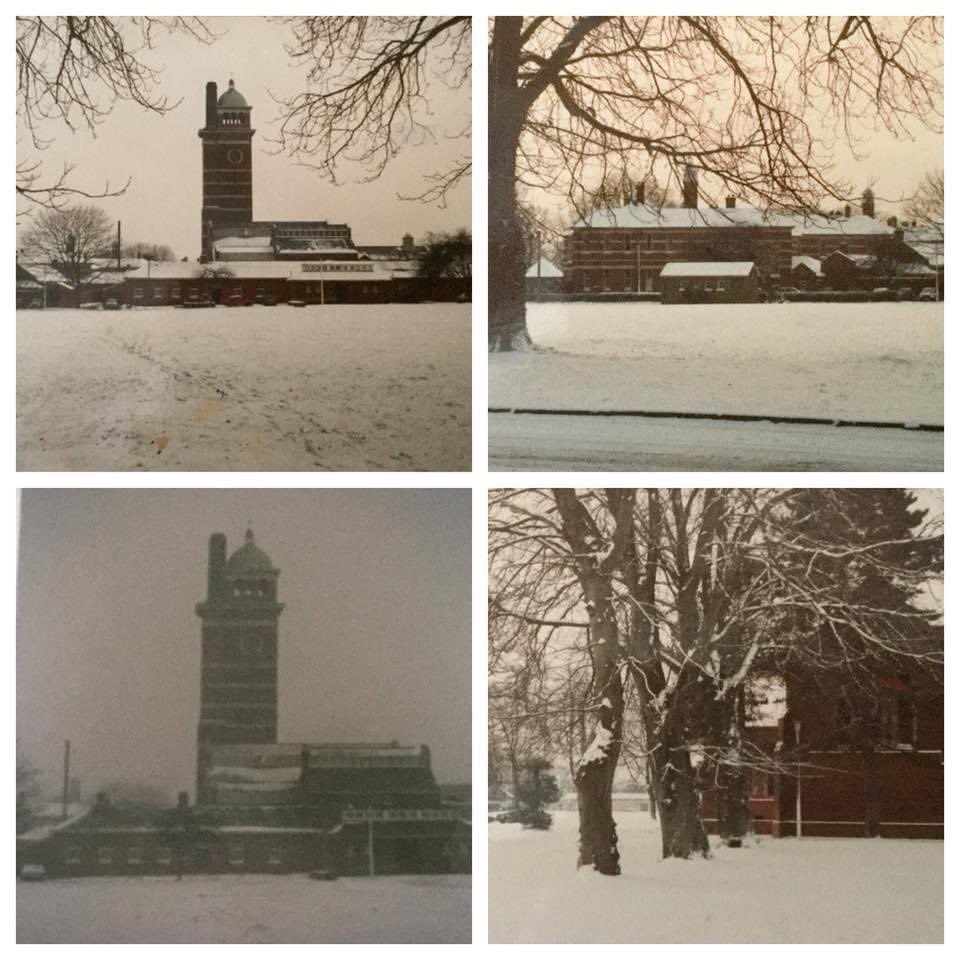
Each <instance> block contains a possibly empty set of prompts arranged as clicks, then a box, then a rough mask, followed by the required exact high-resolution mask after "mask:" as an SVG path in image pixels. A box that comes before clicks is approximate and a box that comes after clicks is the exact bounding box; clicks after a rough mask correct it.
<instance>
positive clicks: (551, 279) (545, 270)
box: [526, 257, 563, 300]
mask: <svg viewBox="0 0 960 960" xmlns="http://www.w3.org/2000/svg"><path fill="white" fill-rule="evenodd" d="M526 285H527V299H528V300H540V299H543V298H546V297H551V296H556V295H557V294H558V293H561V292H562V291H563V271H562V270H561V269H560V268H559V267H558V266H557V265H556V264H555V263H554V262H553V261H552V260H548V259H547V258H546V257H540V258H539V259H538V260H537V261H536V262H535V263H533V264H531V265H530V267H528V268H527V273H526Z"/></svg>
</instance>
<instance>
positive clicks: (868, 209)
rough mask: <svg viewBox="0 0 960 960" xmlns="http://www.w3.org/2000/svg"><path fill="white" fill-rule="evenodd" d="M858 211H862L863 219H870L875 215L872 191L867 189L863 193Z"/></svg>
mask: <svg viewBox="0 0 960 960" xmlns="http://www.w3.org/2000/svg"><path fill="white" fill-rule="evenodd" d="M860 209H861V210H862V211H863V215H864V216H865V217H870V218H871V219H872V218H873V217H875V216H876V214H877V209H876V203H875V200H874V196H873V191H872V190H871V189H870V188H869V187H867V189H866V190H864V191H863V199H862V201H861V203H860Z"/></svg>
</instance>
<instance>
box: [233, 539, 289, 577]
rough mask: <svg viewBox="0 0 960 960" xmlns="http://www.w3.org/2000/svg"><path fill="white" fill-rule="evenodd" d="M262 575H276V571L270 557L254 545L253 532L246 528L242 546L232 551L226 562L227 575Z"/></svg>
mask: <svg viewBox="0 0 960 960" xmlns="http://www.w3.org/2000/svg"><path fill="white" fill-rule="evenodd" d="M264 573H267V574H276V573H277V570H276V568H275V567H274V565H273V561H272V560H271V559H270V557H268V556H267V554H266V553H264V551H263V550H261V549H260V548H259V547H258V546H257V545H256V543H254V540H253V531H252V530H251V529H249V528H247V532H246V533H245V534H244V537H243V546H242V547H240V548H239V549H237V550H234V551H233V553H232V554H231V555H230V559H229V560H228V561H227V574H228V575H231V576H243V575H244V574H256V575H260V574H264Z"/></svg>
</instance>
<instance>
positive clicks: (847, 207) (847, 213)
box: [843, 203, 853, 220]
mask: <svg viewBox="0 0 960 960" xmlns="http://www.w3.org/2000/svg"><path fill="white" fill-rule="evenodd" d="M852 213H853V207H851V206H850V204H849V203H848V204H845V205H844V208H843V215H844V216H845V217H846V218H847V219H848V220H849V219H850V214H852Z"/></svg>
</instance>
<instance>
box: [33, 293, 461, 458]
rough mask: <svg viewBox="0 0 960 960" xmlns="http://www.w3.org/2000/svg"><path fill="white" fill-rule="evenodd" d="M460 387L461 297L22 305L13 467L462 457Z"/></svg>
mask: <svg viewBox="0 0 960 960" xmlns="http://www.w3.org/2000/svg"><path fill="white" fill-rule="evenodd" d="M470 393H471V382H470V305H469V304H415V305H401V304H387V305H357V306H352V305H351V306H314V307H305V308H303V309H295V308H292V307H288V306H276V307H259V306H257V307H250V308H234V309H228V308H226V307H218V308H216V309H214V310H178V309H174V308H151V309H144V310H124V311H119V312H101V311H87V310H48V311H46V312H41V311H37V310H29V311H18V313H17V467H18V469H20V470H134V469H137V470H158V469H159V470H469V469H470ZM161 448H162V449H161Z"/></svg>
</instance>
